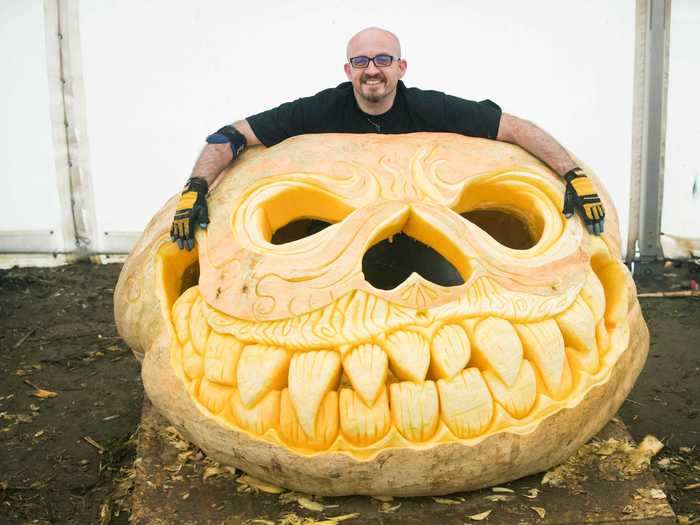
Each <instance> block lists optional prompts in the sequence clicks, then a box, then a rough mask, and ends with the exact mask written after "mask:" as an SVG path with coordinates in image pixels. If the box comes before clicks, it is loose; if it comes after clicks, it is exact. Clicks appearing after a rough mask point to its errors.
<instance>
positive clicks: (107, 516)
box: [99, 503, 112, 525]
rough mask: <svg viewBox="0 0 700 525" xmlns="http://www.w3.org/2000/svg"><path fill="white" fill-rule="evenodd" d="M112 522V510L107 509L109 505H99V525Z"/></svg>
mask: <svg viewBox="0 0 700 525" xmlns="http://www.w3.org/2000/svg"><path fill="white" fill-rule="evenodd" d="M110 521H112V509H110V508H109V503H103V504H102V505H100V521H99V525H108V523H109V522H110Z"/></svg>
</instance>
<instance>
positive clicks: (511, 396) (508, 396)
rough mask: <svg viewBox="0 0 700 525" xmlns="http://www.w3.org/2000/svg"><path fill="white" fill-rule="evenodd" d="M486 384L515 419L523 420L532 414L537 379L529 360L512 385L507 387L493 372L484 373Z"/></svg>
mask: <svg viewBox="0 0 700 525" xmlns="http://www.w3.org/2000/svg"><path fill="white" fill-rule="evenodd" d="M484 379H485V380H486V384H487V385H488V387H489V390H490V391H491V394H493V398H494V399H495V400H496V402H497V403H498V404H499V405H501V406H502V407H503V408H505V409H506V411H507V412H508V413H509V414H510V415H511V416H513V417H515V418H518V419H520V418H523V417H525V416H526V415H528V414H529V413H530V410H531V409H532V405H534V404H535V399H536V397H537V378H536V376H535V370H534V369H533V368H532V365H531V364H530V362H529V361H528V360H524V361H523V362H522V364H521V365H520V370H519V371H518V375H517V376H516V378H515V381H514V382H513V384H512V385H506V384H505V383H504V382H503V381H501V379H500V377H498V376H497V375H496V374H495V373H494V372H492V371H491V370H486V371H485V372H484Z"/></svg>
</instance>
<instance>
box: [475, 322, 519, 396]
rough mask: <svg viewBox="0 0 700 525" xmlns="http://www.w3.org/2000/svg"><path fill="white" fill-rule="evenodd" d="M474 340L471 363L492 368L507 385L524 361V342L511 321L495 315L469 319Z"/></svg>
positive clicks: (515, 376)
mask: <svg viewBox="0 0 700 525" xmlns="http://www.w3.org/2000/svg"><path fill="white" fill-rule="evenodd" d="M467 326H468V327H469V328H470V332H471V336H472V341H473V343H474V358H473V364H475V365H476V366H478V367H479V368H480V369H482V370H488V369H490V370H493V372H494V373H495V374H496V375H497V376H498V377H499V378H500V379H501V381H503V382H504V383H505V384H506V385H507V386H511V385H513V383H514V382H515V380H516V378H517V376H518V372H519V370H520V365H521V363H522V362H523V346H522V344H521V342H520V339H519V338H518V334H517V333H516V331H515V328H513V325H512V324H511V323H509V322H508V321H506V320H504V319H500V318H498V317H487V318H486V319H483V320H481V321H478V322H476V323H469V324H468V325H467Z"/></svg>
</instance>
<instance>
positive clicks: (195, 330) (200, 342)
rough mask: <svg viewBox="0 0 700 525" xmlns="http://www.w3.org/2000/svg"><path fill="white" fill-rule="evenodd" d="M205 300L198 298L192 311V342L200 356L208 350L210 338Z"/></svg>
mask: <svg viewBox="0 0 700 525" xmlns="http://www.w3.org/2000/svg"><path fill="white" fill-rule="evenodd" d="M203 304H204V299H203V298H202V296H201V295H200V296H198V297H197V298H196V299H195V300H194V303H193V304H192V310H190V326H189V328H190V341H192V344H193V345H194V349H195V350H196V351H197V353H198V354H200V355H203V354H204V350H205V349H206V348H207V339H208V338H209V331H210V328H209V324H208V323H207V319H206V317H204V309H203Z"/></svg>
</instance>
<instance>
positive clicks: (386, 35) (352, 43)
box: [346, 27, 401, 58]
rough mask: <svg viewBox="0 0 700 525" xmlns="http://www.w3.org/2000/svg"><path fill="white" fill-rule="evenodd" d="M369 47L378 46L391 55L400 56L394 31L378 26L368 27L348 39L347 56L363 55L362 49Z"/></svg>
mask: <svg viewBox="0 0 700 525" xmlns="http://www.w3.org/2000/svg"><path fill="white" fill-rule="evenodd" d="M369 47H372V48H376V47H380V48H383V49H384V50H385V52H386V53H388V54H390V55H392V56H396V57H400V56H401V43H400V42H399V39H398V37H397V36H396V35H395V34H394V33H392V32H391V31H387V30H386V29H381V28H379V27H368V28H366V29H363V30H362V31H360V32H359V33H357V34H356V35H354V36H353V37H352V38H351V39H350V40H349V41H348V47H347V50H346V54H347V58H351V57H354V56H357V55H364V54H366V52H365V51H364V50H365V49H367V48H369Z"/></svg>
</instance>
